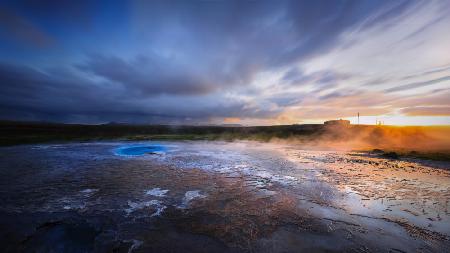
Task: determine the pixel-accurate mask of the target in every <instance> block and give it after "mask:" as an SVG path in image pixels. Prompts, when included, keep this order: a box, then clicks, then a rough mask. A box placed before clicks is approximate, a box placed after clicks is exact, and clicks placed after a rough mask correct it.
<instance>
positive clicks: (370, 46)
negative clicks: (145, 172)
mask: <svg viewBox="0 0 450 253" xmlns="http://www.w3.org/2000/svg"><path fill="white" fill-rule="evenodd" d="M449 27H450V1H449V0H445V1H433V0H427V1H398V0H389V1H387V0H386V1H380V0H376V1H369V0H350V1H339V0H327V1H320V0H319V1H301V0H294V1H167V0H166V1H146V0H145V1H120V0H117V1H81V0H80V1H66V0H40V1H33V0H29V1H22V0H14V1H9V0H6V1H1V2H0V119H2V120H25V121H51V122H65V123H87V124H98V123H106V122H123V123H136V124H187V125H197V124H242V125H275V124H306V123H322V122H323V121H324V120H328V119H339V118H343V119H350V120H351V121H352V123H357V122H358V119H357V117H356V116H357V114H358V113H359V114H360V115H361V116H360V119H359V121H360V123H362V124H375V122H376V121H377V120H378V121H382V122H384V124H392V125H450V28H449Z"/></svg>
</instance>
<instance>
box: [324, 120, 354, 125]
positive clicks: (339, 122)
mask: <svg viewBox="0 0 450 253" xmlns="http://www.w3.org/2000/svg"><path fill="white" fill-rule="evenodd" d="M324 124H325V125H327V126H349V125H350V120H344V119H339V120H328V121H325V122H324Z"/></svg>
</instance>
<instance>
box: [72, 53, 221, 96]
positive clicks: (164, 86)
mask: <svg viewBox="0 0 450 253" xmlns="http://www.w3.org/2000/svg"><path fill="white" fill-rule="evenodd" d="M173 65H174V64H173V63H171V62H169V61H168V60H165V59H160V58H156V57H155V58H148V57H144V56H143V57H137V58H136V59H134V60H133V61H125V60H123V59H121V58H118V57H113V56H109V57H105V56H101V55H95V56H91V57H89V59H88V61H87V62H86V63H84V64H81V65H78V68H79V69H81V70H84V71H87V72H91V73H93V74H95V75H97V76H101V77H103V78H106V79H108V80H109V81H112V82H117V83H119V84H121V85H123V86H124V87H125V88H127V92H130V93H136V94H139V95H142V96H152V95H159V94H172V95H198V94H206V93H209V92H212V91H214V90H215V88H216V87H214V84H212V83H208V81H207V80H206V79H205V78H203V77H201V76H200V75H195V74H194V73H191V72H188V71H185V70H184V69H182V68H180V67H175V66H173Z"/></svg>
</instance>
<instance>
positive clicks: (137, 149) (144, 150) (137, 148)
mask: <svg viewBox="0 0 450 253" xmlns="http://www.w3.org/2000/svg"><path fill="white" fill-rule="evenodd" d="M165 151H166V147H164V146H162V145H159V144H152V145H130V146H122V147H119V148H117V149H116V150H115V154H116V155H121V156H141V155H145V154H151V153H163V152H165Z"/></svg>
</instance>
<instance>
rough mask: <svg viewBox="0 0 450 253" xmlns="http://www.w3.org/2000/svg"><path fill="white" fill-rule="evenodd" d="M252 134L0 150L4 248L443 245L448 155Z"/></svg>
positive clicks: (449, 227) (403, 248)
mask: <svg viewBox="0 0 450 253" xmlns="http://www.w3.org/2000/svg"><path fill="white" fill-rule="evenodd" d="M306 148H307V147H301V146H298V145H288V144H271V143H259V142H244V141H242V142H219V141H216V142H200V141H197V142H190V141H182V142H158V143H155V142H133V143H131V142H89V143H76V144H61V145H24V146H15V147H3V148H1V149H0V150H1V153H2V155H1V157H0V199H1V201H2V204H1V206H0V243H1V245H2V246H3V249H2V250H3V251H4V252H448V251H450V170H449V169H450V163H449V162H437V161H427V160H419V159H412V158H408V159H406V158H402V159H389V158H386V157H383V156H380V155H379V154H376V153H365V152H344V151H339V152H337V151H323V150H308V149H306Z"/></svg>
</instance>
